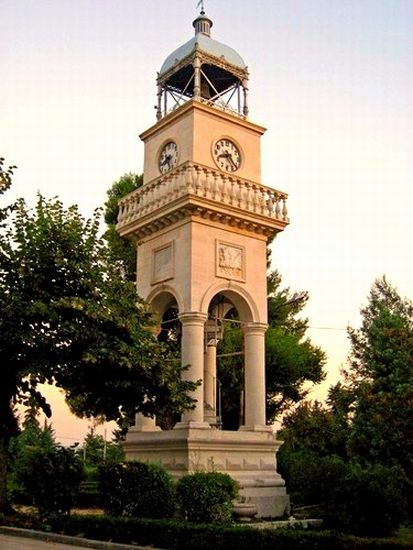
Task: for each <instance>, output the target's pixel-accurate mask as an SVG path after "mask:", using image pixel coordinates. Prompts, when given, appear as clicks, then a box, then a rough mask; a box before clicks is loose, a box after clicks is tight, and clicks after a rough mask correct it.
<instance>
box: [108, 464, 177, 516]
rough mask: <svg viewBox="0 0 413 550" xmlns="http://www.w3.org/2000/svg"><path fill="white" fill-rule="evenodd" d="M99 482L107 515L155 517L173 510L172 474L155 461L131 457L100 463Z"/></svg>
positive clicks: (167, 514) (168, 514)
mask: <svg viewBox="0 0 413 550" xmlns="http://www.w3.org/2000/svg"><path fill="white" fill-rule="evenodd" d="M100 485H101V494H102V500H103V507H104V509H105V511H106V513H107V514H109V515H112V516H126V517H135V518H154V519H157V518H168V517H171V516H172V515H173V513H174V511H175V495H174V486H173V482H172V478H171V477H170V475H169V474H168V473H167V472H166V470H164V469H163V468H162V467H161V466H158V465H157V464H146V463H143V462H138V461H131V462H123V463H121V464H113V465H109V466H106V467H105V466H103V467H102V468H101V470H100Z"/></svg>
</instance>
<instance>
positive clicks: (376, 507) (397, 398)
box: [278, 277, 413, 535]
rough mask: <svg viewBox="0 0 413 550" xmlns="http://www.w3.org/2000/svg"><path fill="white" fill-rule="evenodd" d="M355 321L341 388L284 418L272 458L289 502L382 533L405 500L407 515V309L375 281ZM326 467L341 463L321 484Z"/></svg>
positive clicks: (410, 394)
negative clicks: (320, 508) (319, 507)
mask: <svg viewBox="0 0 413 550" xmlns="http://www.w3.org/2000/svg"><path fill="white" fill-rule="evenodd" d="M361 316H362V322H361V327H360V328H359V329H349V337H350V342H351V354H350V358H349V366H348V369H347V370H346V371H345V372H344V375H345V377H344V383H339V384H336V385H335V386H333V387H331V388H330V391H329V395H328V399H327V403H326V405H325V406H322V405H320V404H318V403H315V404H310V403H304V404H302V405H300V406H299V407H298V408H297V409H296V410H295V411H294V412H292V413H290V414H288V415H287V416H286V417H285V419H284V424H283V430H282V432H281V437H282V438H283V439H284V445H283V446H282V447H281V450H280V452H279V454H278V461H279V466H280V470H281V472H282V473H283V475H284V477H285V478H286V480H287V484H288V485H289V487H291V493H292V496H293V498H294V499H295V502H297V503H300V504H314V503H322V504H324V505H325V507H326V511H327V518H326V519H327V521H329V522H330V524H331V525H335V526H339V527H341V528H345V529H347V530H351V531H353V532H355V533H363V534H373V533H374V534H378V535H382V534H385V533H386V534H388V533H390V532H391V531H392V530H394V528H395V527H396V526H397V525H398V523H400V521H402V520H403V517H404V513H405V511H406V501H407V506H408V508H407V512H408V514H409V516H410V518H411V517H413V514H412V510H413V506H412V503H413V499H412V496H411V495H412V493H413V491H412V488H413V330H412V329H413V304H412V302H411V301H410V300H408V299H406V298H401V297H400V295H399V294H398V292H397V290H396V289H395V288H394V287H392V286H391V285H390V284H389V283H388V281H387V280H386V278H385V277H383V278H381V279H378V280H376V281H375V283H374V284H373V286H372V289H371V292H370V295H369V299H368V303H367V305H366V306H365V307H364V308H363V309H362V310H361ZM333 462H334V463H335V464H336V465H339V464H341V466H339V469H338V470H337V472H336V475H335V479H334V478H333V479H332V483H327V485H326V482H325V480H328V479H331V476H330V477H329V471H331V466H332V465H333ZM314 480H315V482H313V481H314ZM372 511H373V513H372Z"/></svg>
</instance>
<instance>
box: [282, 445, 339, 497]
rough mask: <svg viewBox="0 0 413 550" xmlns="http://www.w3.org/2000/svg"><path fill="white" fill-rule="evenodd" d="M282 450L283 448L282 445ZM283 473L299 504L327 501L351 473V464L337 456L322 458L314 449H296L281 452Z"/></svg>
mask: <svg viewBox="0 0 413 550" xmlns="http://www.w3.org/2000/svg"><path fill="white" fill-rule="evenodd" d="M281 450H282V447H281ZM277 460H278V465H279V471H280V474H281V475H282V476H283V477H284V479H285V481H286V484H287V489H288V493H289V494H290V497H291V501H292V503H293V505H295V506H302V505H312V504H316V505H318V504H324V503H326V502H327V501H328V499H330V498H331V492H332V491H333V490H334V488H335V487H336V485H337V481H338V480H339V479H341V478H342V477H343V476H344V475H345V474H346V472H347V470H348V466H347V464H346V463H345V462H344V461H343V460H342V458H340V457H339V456H337V455H331V456H324V457H320V456H319V455H317V454H316V453H314V452H311V451H294V452H291V451H290V452H288V453H284V454H281V451H280V453H279V454H278V455H277Z"/></svg>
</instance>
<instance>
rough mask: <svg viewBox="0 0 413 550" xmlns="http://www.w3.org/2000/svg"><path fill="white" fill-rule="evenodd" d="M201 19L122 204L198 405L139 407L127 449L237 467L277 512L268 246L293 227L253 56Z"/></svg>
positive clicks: (123, 226)
mask: <svg viewBox="0 0 413 550" xmlns="http://www.w3.org/2000/svg"><path fill="white" fill-rule="evenodd" d="M193 26H194V28H195V35H194V36H193V37H192V38H191V39H190V40H189V41H188V42H186V43H185V44H183V45H182V46H181V47H179V48H178V49H177V50H175V51H174V52H173V53H172V54H171V55H169V56H168V57H167V58H166V60H165V62H164V63H163V65H162V67H161V69H160V72H159V73H158V78H157V85H158V89H157V98H158V101H157V107H156V119H157V121H156V124H154V125H153V126H152V127H150V128H149V129H148V130H146V131H145V132H143V133H142V134H141V136H140V137H141V139H142V141H143V142H144V147H145V156H144V184H143V186H142V187H140V188H139V189H137V190H136V191H134V192H133V193H131V194H129V195H127V196H126V197H125V198H124V199H123V200H122V201H121V203H120V212H119V219H118V226H117V228H118V231H119V233H120V235H121V236H123V237H126V238H128V239H132V240H133V241H135V242H136V244H137V250H138V266H137V291H138V294H139V295H140V296H141V297H142V298H143V299H144V300H146V301H147V302H148V303H149V304H150V307H151V308H152V310H153V312H154V313H155V314H156V316H157V317H158V318H159V320H160V323H162V322H164V323H167V322H168V319H171V315H170V312H171V311H173V312H175V318H176V317H177V318H178V319H179V323H180V332H181V361H182V364H183V365H189V367H188V369H187V370H186V371H184V376H185V378H186V379H189V380H193V381H197V380H200V381H201V382H202V383H201V384H200V385H199V386H198V387H197V389H196V390H195V391H194V392H193V395H192V397H194V399H195V400H196V406H195V408H194V409H193V410H188V411H187V412H186V413H184V414H183V415H182V418H181V420H180V422H177V423H176V424H175V426H174V427H173V429H170V430H161V429H160V428H159V427H158V426H157V425H156V419H154V418H146V417H143V416H142V415H141V414H138V415H137V416H136V421H135V425H134V426H133V427H131V428H130V429H129V432H128V434H127V437H126V441H125V443H124V450H125V452H126V456H127V458H128V459H138V460H144V461H151V462H158V463H160V464H162V465H163V466H164V467H165V468H166V469H167V470H168V471H169V472H170V473H171V474H172V475H173V476H174V477H179V476H182V475H184V474H186V473H190V472H194V471H199V470H201V471H208V470H216V471H222V472H226V473H228V474H229V475H231V476H232V477H233V478H234V479H236V480H237V481H238V483H239V485H240V487H241V491H240V493H241V495H244V496H245V497H246V499H247V500H248V501H249V502H252V503H253V504H255V505H256V507H257V510H258V516H260V517H280V516H282V515H284V514H285V513H286V512H288V508H289V499H288V495H287V494H286V490H285V483H284V480H283V479H282V478H281V476H280V475H279V474H278V472H277V462H276V455H277V450H278V447H279V443H278V442H277V440H276V437H275V434H274V433H273V429H272V427H271V426H268V425H267V424H266V419H265V338H264V337H265V331H266V328H267V284H266V271H267V253H266V247H267V243H268V240H269V239H271V238H272V237H274V236H275V235H276V234H277V233H278V232H280V231H283V230H284V228H285V227H286V226H287V224H288V217H287V207H286V199H287V195H286V193H283V192H281V191H277V190H275V189H273V188H271V187H267V186H265V185H263V184H262V183H261V166H260V164H261V157H260V139H261V136H262V135H263V134H264V132H265V129H264V128H263V127H262V126H259V125H257V124H255V123H253V122H251V121H250V120H249V118H248V70H247V66H246V65H245V63H244V61H243V59H242V58H241V57H240V55H239V54H238V53H237V52H236V51H235V50H234V49H232V48H230V47H228V46H226V45H224V44H222V43H221V42H218V41H216V40H214V39H212V38H211V27H212V21H211V20H210V19H209V18H208V17H207V16H206V14H205V12H204V10H203V9H202V11H201V13H200V15H199V16H198V17H197V18H196V19H195V21H194V22H193ZM234 310H235V311H236V312H237V315H236V319H237V320H238V322H239V323H240V326H241V328H242V333H243V347H242V350H240V353H242V354H243V359H244V373H245V375H244V399H243V410H242V415H241V418H242V422H241V425H240V426H239V429H238V430H237V431H229V430H223V429H221V427H222V426H221V416H220V415H221V410H220V399H219V381H218V380H217V360H219V341H220V339H222V335H223V333H224V332H225V324H226V318H227V316H228V315H229V314H230V313H231V312H234ZM172 318H173V316H172ZM232 318H234V315H232ZM161 326H162V325H161ZM217 348H218V352H217ZM217 356H218V359H217Z"/></svg>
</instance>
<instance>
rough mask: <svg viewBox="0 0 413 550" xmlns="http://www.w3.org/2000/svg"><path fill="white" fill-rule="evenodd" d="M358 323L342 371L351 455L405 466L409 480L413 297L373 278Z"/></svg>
mask: <svg viewBox="0 0 413 550" xmlns="http://www.w3.org/2000/svg"><path fill="white" fill-rule="evenodd" d="M361 315H362V323H361V327H360V328H359V329H349V337H350V342H351V356H350V363H349V368H348V369H347V371H346V372H345V376H346V383H347V386H348V389H349V391H350V392H351V393H352V395H353V399H354V403H353V420H352V429H351V434H350V438H349V451H350V453H351V455H352V456H353V457H354V458H356V459H357V460H358V461H360V462H361V463H363V464H382V465H386V466H389V467H392V466H400V467H402V468H403V470H404V472H405V474H406V476H407V479H408V480H409V482H410V483H411V484H413V303H412V302H411V301H410V300H408V299H407V298H402V297H401V296H400V295H399V293H398V292H397V290H396V288H394V287H393V286H392V285H391V284H389V283H388V281H387V280H386V278H385V277H382V278H381V279H377V280H376V281H375V282H374V284H373V286H372V288H371V292H370V295H369V299H368V303H367V305H366V306H365V307H364V308H363V309H362V310H361Z"/></svg>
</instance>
